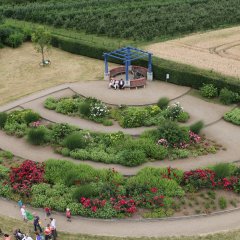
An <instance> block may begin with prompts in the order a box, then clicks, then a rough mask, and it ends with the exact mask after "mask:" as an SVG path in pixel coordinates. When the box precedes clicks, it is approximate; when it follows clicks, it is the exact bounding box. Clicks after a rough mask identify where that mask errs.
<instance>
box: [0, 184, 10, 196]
mask: <svg viewBox="0 0 240 240" xmlns="http://www.w3.org/2000/svg"><path fill="white" fill-rule="evenodd" d="M0 196H1V197H5V198H10V197H11V196H12V188H11V186H10V185H9V184H5V182H2V181H0Z"/></svg>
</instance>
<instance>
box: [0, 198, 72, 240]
mask: <svg viewBox="0 0 240 240" xmlns="http://www.w3.org/2000/svg"><path fill="white" fill-rule="evenodd" d="M18 206H19V208H20V212H21V216H22V218H23V221H24V222H28V221H33V229H34V233H35V236H36V238H35V240H50V239H51V240H56V239H57V228H56V219H55V218H53V217H51V209H50V208H49V207H45V208H44V212H45V220H47V218H49V223H47V225H46V227H44V228H43V227H42V222H41V220H40V217H39V216H38V215H37V214H36V213H35V212H33V213H30V212H29V211H27V210H26V207H25V205H23V203H22V201H21V200H19V201H18ZM66 219H67V221H68V222H71V211H70V209H69V208H67V209H66ZM0 236H3V237H4V238H3V239H4V240H13V239H12V238H11V236H10V235H9V234H4V233H3V232H2V231H1V229H0ZM13 237H14V238H15V239H16V240H33V238H32V237H31V236H30V234H26V233H23V232H22V231H21V230H20V229H16V230H15V231H14V233H13Z"/></svg>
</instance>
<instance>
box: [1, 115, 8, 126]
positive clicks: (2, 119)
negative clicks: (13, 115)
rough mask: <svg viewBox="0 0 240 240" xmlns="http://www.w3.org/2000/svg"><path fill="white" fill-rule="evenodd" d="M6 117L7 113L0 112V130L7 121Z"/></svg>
mask: <svg viewBox="0 0 240 240" xmlns="http://www.w3.org/2000/svg"><path fill="white" fill-rule="evenodd" d="M7 117H8V115H7V113H5V112H0V129H1V128H4V126H5V123H6V121H7Z"/></svg>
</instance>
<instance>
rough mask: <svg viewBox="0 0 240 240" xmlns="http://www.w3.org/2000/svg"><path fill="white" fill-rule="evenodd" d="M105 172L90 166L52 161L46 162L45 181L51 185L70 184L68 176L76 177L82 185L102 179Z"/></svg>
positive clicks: (64, 161)
mask: <svg viewBox="0 0 240 240" xmlns="http://www.w3.org/2000/svg"><path fill="white" fill-rule="evenodd" d="M103 173H104V171H103V170H96V169H94V168H92V167H90V166H89V165H85V164H75V163H72V162H69V161H67V160H55V159H50V160H47V161H46V162H45V179H46V180H47V181H49V182H50V183H51V184H56V183H64V184H66V183H67V182H68V179H67V178H68V176H69V175H74V176H75V179H74V181H75V180H78V181H80V183H81V184H85V183H89V182H94V181H98V180H101V179H102V174H103ZM74 181H73V183H74Z"/></svg>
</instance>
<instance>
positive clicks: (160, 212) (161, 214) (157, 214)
mask: <svg viewBox="0 0 240 240" xmlns="http://www.w3.org/2000/svg"><path fill="white" fill-rule="evenodd" d="M173 214H174V210H173V209H171V208H167V209H166V208H157V209H154V210H153V211H151V212H149V213H144V215H143V216H144V218H165V217H171V216H172V215H173Z"/></svg>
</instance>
